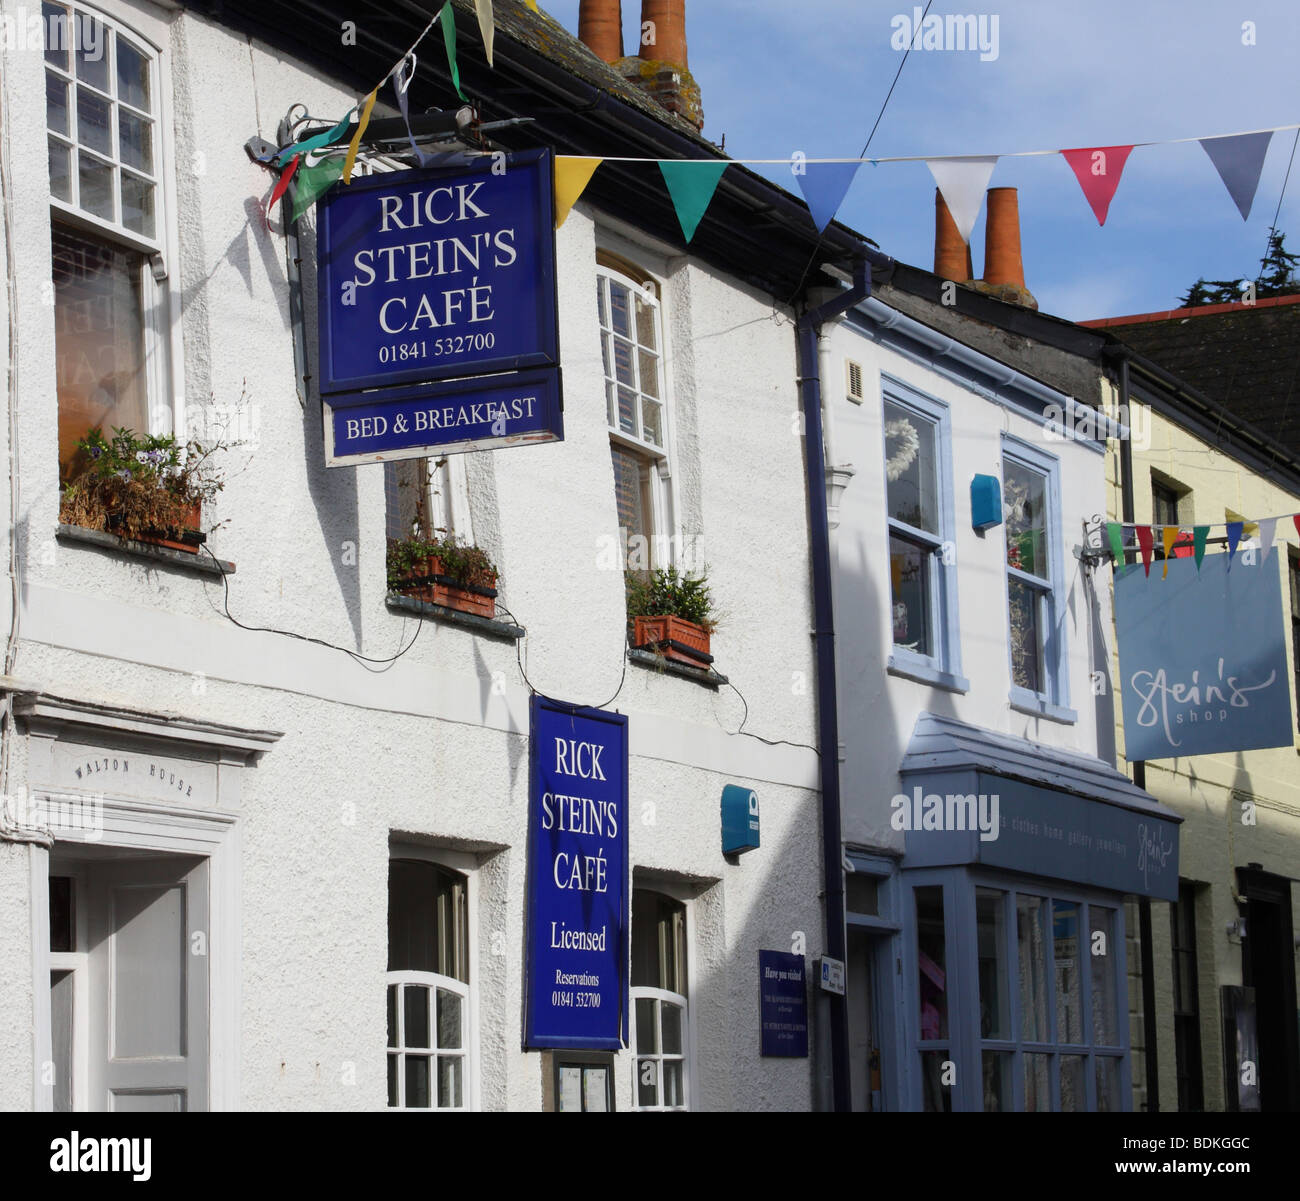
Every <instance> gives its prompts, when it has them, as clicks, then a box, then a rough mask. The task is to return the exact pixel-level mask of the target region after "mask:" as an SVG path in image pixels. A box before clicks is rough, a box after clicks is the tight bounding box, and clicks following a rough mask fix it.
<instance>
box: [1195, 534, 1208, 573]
mask: <svg viewBox="0 0 1300 1201" xmlns="http://www.w3.org/2000/svg"><path fill="white" fill-rule="evenodd" d="M1209 537H1210V527H1209V526H1208V525H1194V526H1192V546H1193V548H1194V550H1195V552H1196V570H1197V571H1200V570H1201V560H1202V559H1204V558H1205V543H1206V542H1207V540H1208V539H1209Z"/></svg>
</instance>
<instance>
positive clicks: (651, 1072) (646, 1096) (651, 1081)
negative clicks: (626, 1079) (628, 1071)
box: [636, 1059, 659, 1107]
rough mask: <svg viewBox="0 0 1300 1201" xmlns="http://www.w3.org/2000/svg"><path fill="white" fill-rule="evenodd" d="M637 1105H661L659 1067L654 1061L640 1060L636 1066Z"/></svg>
mask: <svg viewBox="0 0 1300 1201" xmlns="http://www.w3.org/2000/svg"><path fill="white" fill-rule="evenodd" d="M636 1103H637V1104H638V1105H642V1106H647V1107H648V1106H655V1105H658V1104H659V1066H658V1064H657V1063H656V1062H655V1060H653V1059H639V1060H637V1065H636Z"/></svg>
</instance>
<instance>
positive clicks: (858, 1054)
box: [848, 929, 889, 1113]
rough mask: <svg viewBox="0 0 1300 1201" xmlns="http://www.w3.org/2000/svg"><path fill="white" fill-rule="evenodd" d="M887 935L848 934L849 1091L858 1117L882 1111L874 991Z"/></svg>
mask: <svg viewBox="0 0 1300 1201" xmlns="http://www.w3.org/2000/svg"><path fill="white" fill-rule="evenodd" d="M888 937H889V936H888V934H884V933H866V932H864V931H862V930H853V929H850V930H849V962H848V1005H849V1063H850V1068H849V1087H850V1089H851V1090H852V1092H851V1095H852V1102H853V1109H854V1111H855V1112H857V1113H879V1112H881V1111H883V1110H884V1108H885V1101H884V1097H885V1092H884V1086H883V1083H882V1081H883V1073H882V1071H881V1058H880V1039H881V1031H882V1029H883V1027H882V1025H881V1020H880V1005H879V997H878V994H877V991H876V970H875V961H876V958H877V952H878V951H879V949H880V948H881V947H883V946H884V945H885V944H886V943H887V941H888Z"/></svg>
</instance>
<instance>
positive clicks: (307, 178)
mask: <svg viewBox="0 0 1300 1201" xmlns="http://www.w3.org/2000/svg"><path fill="white" fill-rule="evenodd" d="M342 174H343V160H342V159H341V158H339V157H338V155H333V156H332V157H330V158H327V159H322V160H321V161H320V162H319V163H317V164H316V165H315V166H314V167H303V168H302V170H301V171H299V172H298V178H297V180H296V181H295V182H296V183H297V185H298V186H297V188H295V189H294V193H293V219H294V220H295V221H297V220H298V219H299V218H300V217H301V216H302V215H303V213H305V212H306V211H307V210H308V209H309V208H311V206H312V205H313V204H315V203H316V201H318V200H319V199H320V198H321V197H322V196H323V195H324V194H325V193H326V192H328V191H329V189H330V187H331V186H332V185H333V183H334V181H335V180H336V179H338V177H339V176H340V175H342Z"/></svg>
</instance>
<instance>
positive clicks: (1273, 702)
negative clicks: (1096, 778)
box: [1115, 551, 1295, 762]
mask: <svg viewBox="0 0 1300 1201" xmlns="http://www.w3.org/2000/svg"><path fill="white" fill-rule="evenodd" d="M1257 553H1258V552H1255V553H1243V552H1242V551H1238V552H1237V554H1236V555H1235V556H1233V558H1232V562H1231V563H1229V560H1228V556H1227V555H1224V554H1219V555H1207V556H1206V557H1205V559H1204V561H1203V562H1202V563H1201V567H1200V570H1199V571H1198V570H1197V567H1196V560H1195V559H1172V560H1170V561H1169V562H1168V567H1169V576H1168V578H1167V579H1163V578H1161V576H1162V575H1163V572H1164V567H1165V564H1163V563H1162V564H1161V565H1160V569H1159V571H1158V572H1157V571H1153V572H1152V573H1151V575H1150V576H1147V575H1146V573H1145V572H1144V571H1143V569H1142V568H1141V566H1139V565H1138V564H1133V565H1131V566H1129V567H1127V568H1121V569H1120V570H1117V571H1116V573H1115V628H1116V633H1117V635H1118V639H1119V669H1120V686H1121V693H1120V694H1121V702H1122V705H1123V710H1124V752H1125V756H1126V758H1128V759H1129V761H1130V762H1139V761H1143V760H1147V759H1170V758H1173V757H1175V756H1182V755H1209V754H1216V753H1219V752H1221V751H1247V750H1255V749H1258V748H1261V747H1273V746H1291V745H1292V743H1293V742H1294V740H1295V731H1294V727H1293V726H1292V724H1291V672H1290V670H1289V668H1288V665H1287V658H1286V634H1285V630H1284V627H1283V624H1282V600H1281V593H1280V590H1279V581H1278V570H1277V560H1276V559H1273V558H1270V559H1268V560H1267V561H1261V560H1258V559H1257V558H1256V555H1257Z"/></svg>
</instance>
